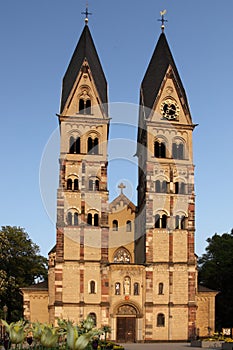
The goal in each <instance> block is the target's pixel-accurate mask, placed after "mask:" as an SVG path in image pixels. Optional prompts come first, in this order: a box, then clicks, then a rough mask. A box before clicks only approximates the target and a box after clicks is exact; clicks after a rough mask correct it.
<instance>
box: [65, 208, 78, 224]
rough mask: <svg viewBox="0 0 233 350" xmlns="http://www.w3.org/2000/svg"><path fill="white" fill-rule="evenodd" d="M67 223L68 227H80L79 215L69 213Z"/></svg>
mask: <svg viewBox="0 0 233 350" xmlns="http://www.w3.org/2000/svg"><path fill="white" fill-rule="evenodd" d="M66 222H67V225H68V226H78V213H77V212H74V213H72V212H71V211H69V212H68V213H67V217H66Z"/></svg>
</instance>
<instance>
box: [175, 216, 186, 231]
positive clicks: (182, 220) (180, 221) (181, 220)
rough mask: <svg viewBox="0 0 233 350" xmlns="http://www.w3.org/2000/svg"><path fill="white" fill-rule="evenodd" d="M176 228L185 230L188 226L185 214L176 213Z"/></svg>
mask: <svg viewBox="0 0 233 350" xmlns="http://www.w3.org/2000/svg"><path fill="white" fill-rule="evenodd" d="M175 228H176V230H185V228H186V217H185V216H184V215H181V216H179V215H176V218H175Z"/></svg>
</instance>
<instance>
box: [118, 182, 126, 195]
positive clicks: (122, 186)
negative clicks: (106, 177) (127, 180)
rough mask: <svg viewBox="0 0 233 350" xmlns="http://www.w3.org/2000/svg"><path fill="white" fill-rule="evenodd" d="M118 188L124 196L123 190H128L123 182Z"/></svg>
mask: <svg viewBox="0 0 233 350" xmlns="http://www.w3.org/2000/svg"><path fill="white" fill-rule="evenodd" d="M118 188H120V190H121V194H123V189H124V188H126V186H125V185H124V184H123V182H121V183H120V185H118Z"/></svg>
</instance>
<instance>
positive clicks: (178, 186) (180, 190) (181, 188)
mask: <svg viewBox="0 0 233 350" xmlns="http://www.w3.org/2000/svg"><path fill="white" fill-rule="evenodd" d="M175 194H185V183H184V182H175Z"/></svg>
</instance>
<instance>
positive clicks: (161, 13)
mask: <svg viewBox="0 0 233 350" xmlns="http://www.w3.org/2000/svg"><path fill="white" fill-rule="evenodd" d="M166 13H167V10H163V11H160V15H161V18H160V19H158V21H160V22H161V23H162V24H161V29H162V32H164V28H165V25H164V22H167V20H166V19H165V18H164V15H165V14H166Z"/></svg>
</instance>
